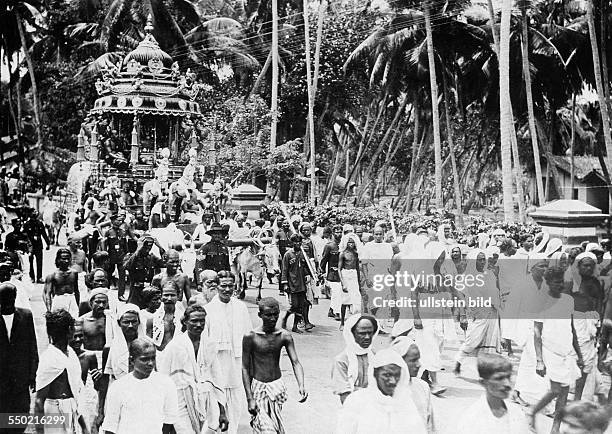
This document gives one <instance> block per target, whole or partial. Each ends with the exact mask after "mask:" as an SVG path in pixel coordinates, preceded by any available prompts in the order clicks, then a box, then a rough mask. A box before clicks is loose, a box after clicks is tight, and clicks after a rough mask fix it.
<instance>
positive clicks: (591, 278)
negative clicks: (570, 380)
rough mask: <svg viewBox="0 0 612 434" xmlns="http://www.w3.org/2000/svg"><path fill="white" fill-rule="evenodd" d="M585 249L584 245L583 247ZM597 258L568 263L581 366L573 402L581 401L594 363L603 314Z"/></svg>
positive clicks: (589, 254) (583, 255) (583, 257)
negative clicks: (598, 328) (570, 272)
mask: <svg viewBox="0 0 612 434" xmlns="http://www.w3.org/2000/svg"><path fill="white" fill-rule="evenodd" d="M587 247H588V246H587ZM596 267H597V257H596V256H595V254H594V253H592V252H591V251H587V252H584V253H581V254H579V255H578V256H576V259H575V260H574V263H573V264H572V271H573V278H574V285H573V292H572V296H573V297H574V319H573V323H574V329H575V330H576V337H577V338H578V345H580V353H581V354H582V359H583V362H584V365H583V366H582V369H581V370H582V375H581V377H580V378H579V379H578V380H577V381H576V391H575V399H577V400H579V399H581V398H582V392H583V390H584V385H585V383H586V379H587V376H588V374H590V373H591V372H594V370H595V365H596V363H597V357H596V356H597V350H596V348H595V345H596V336H597V325H598V323H599V320H600V313H602V312H603V303H604V296H605V295H604V291H603V288H602V286H601V283H600V282H599V280H598V279H597V278H596V277H595V269H596Z"/></svg>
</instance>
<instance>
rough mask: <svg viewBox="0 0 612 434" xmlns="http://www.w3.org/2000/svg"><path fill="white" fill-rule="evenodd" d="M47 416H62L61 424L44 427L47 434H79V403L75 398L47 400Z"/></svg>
mask: <svg viewBox="0 0 612 434" xmlns="http://www.w3.org/2000/svg"><path fill="white" fill-rule="evenodd" d="M44 409H45V416H47V417H53V416H62V417H63V422H62V423H61V424H59V423H58V424H49V425H44V428H45V434H79V433H81V427H80V425H79V422H78V420H79V414H78V411H77V402H76V400H75V399H74V398H66V399H48V398H47V399H46V400H45V407H44Z"/></svg>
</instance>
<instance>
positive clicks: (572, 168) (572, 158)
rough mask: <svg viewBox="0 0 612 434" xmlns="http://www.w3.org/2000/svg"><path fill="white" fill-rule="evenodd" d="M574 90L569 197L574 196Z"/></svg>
mask: <svg viewBox="0 0 612 434" xmlns="http://www.w3.org/2000/svg"><path fill="white" fill-rule="evenodd" d="M575 119H576V92H574V93H573V94H572V141H571V142H570V199H573V198H574V142H575V140H576V125H575V124H576V121H575Z"/></svg>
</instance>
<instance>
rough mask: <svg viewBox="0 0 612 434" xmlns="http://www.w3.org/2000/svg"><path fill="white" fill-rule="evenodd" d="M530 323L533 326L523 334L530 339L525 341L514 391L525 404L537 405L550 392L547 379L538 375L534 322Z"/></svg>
mask: <svg viewBox="0 0 612 434" xmlns="http://www.w3.org/2000/svg"><path fill="white" fill-rule="evenodd" d="M530 322H531V325H532V326H531V327H529V326H527V332H526V333H522V334H524V335H525V336H526V337H528V338H530V339H528V338H527V339H523V341H524V344H525V345H524V347H523V353H522V354H521V361H520V362H519V366H518V370H517V373H516V381H515V383H514V389H515V390H516V391H517V392H519V393H520V394H521V398H522V399H523V400H524V401H525V402H527V403H529V404H536V403H537V402H538V401H539V400H540V399H541V398H542V397H543V396H544V394H545V393H546V392H547V391H548V388H549V383H548V380H546V378H545V377H541V376H539V375H538V374H537V373H536V365H537V359H536V354H535V344H534V342H533V321H530Z"/></svg>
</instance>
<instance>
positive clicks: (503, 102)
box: [499, 0, 514, 222]
mask: <svg viewBox="0 0 612 434" xmlns="http://www.w3.org/2000/svg"><path fill="white" fill-rule="evenodd" d="M501 5H502V7H501V25H500V34H499V111H500V134H501V164H502V188H503V200H504V220H505V221H507V222H511V221H514V203H513V199H512V196H513V195H512V150H511V137H510V135H511V134H512V124H513V122H514V120H513V119H512V103H511V101H510V16H511V14H512V0H502V2H501Z"/></svg>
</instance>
